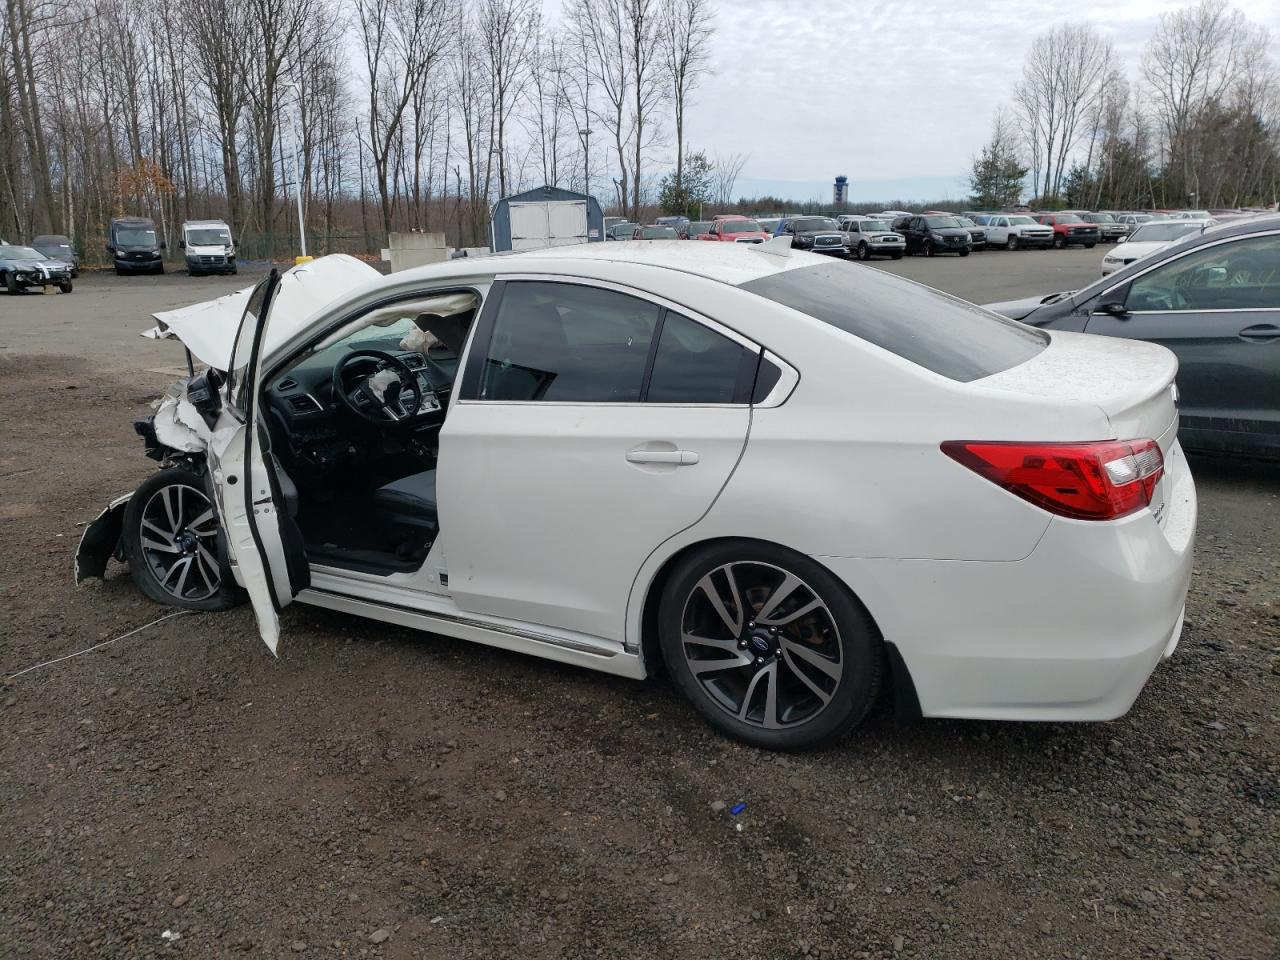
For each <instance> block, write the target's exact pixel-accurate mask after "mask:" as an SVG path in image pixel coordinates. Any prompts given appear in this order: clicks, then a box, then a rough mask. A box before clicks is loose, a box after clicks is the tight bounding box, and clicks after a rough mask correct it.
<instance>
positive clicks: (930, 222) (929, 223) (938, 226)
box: [924, 217, 962, 230]
mask: <svg viewBox="0 0 1280 960" xmlns="http://www.w3.org/2000/svg"><path fill="white" fill-rule="evenodd" d="M924 225H925V226H926V227H928V228H929V229H930V230H945V229H946V228H947V227H960V226H962V224H961V223H960V221H959V219H958V218H956V217H925V218H924Z"/></svg>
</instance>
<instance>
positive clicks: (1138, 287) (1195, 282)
mask: <svg viewBox="0 0 1280 960" xmlns="http://www.w3.org/2000/svg"><path fill="white" fill-rule="evenodd" d="M1125 307H1126V308H1127V309H1129V310H1132V311H1174V312H1195V311H1198V310H1248V309H1253V310H1259V309H1261V310H1275V309H1280V235H1276V234H1272V235H1271V236H1266V237H1250V238H1248V239H1245V240H1237V241H1234V242H1232V243H1221V244H1217V245H1215V246H1212V247H1206V248H1204V249H1202V250H1197V251H1195V252H1193V253H1188V254H1186V255H1185V256H1182V257H1179V258H1178V259H1176V260H1172V261H1170V262H1169V263H1165V264H1162V265H1161V266H1158V267H1156V268H1155V269H1154V270H1151V271H1149V272H1148V273H1145V274H1143V275H1142V276H1141V277H1138V278H1137V279H1136V280H1134V281H1133V284H1132V285H1131V286H1130V288H1129V295H1128V297H1127V298H1126V300H1125Z"/></svg>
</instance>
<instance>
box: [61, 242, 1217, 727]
mask: <svg viewBox="0 0 1280 960" xmlns="http://www.w3.org/2000/svg"><path fill="white" fill-rule="evenodd" d="M327 261H333V263H332V264H331V265H327ZM344 262H346V260H345V258H325V259H322V260H319V261H316V262H315V263H314V264H310V265H307V266H305V267H300V268H295V270H293V271H290V272H289V273H287V274H285V275H283V277H281V276H277V275H276V274H274V273H273V274H272V275H271V276H270V278H268V279H266V280H264V281H263V282H262V283H261V284H259V285H258V287H257V288H255V289H254V290H253V291H252V294H251V295H250V294H247V293H246V294H245V295H242V297H241V301H244V300H247V306H246V308H245V311H244V320H243V323H242V324H241V329H240V330H239V333H238V336H236V338H235V346H234V348H232V346H231V339H232V338H231V335H230V333H228V332H227V331H226V330H222V332H221V333H217V332H216V331H218V330H219V329H220V328H219V327H218V324H217V323H216V322H214V315H215V314H216V312H217V309H216V305H215V306H214V307H211V308H209V309H208V310H206V311H205V312H204V313H203V314H201V316H203V317H204V320H203V321H201V322H193V323H190V324H189V325H188V326H187V327H186V328H184V329H186V330H187V331H188V335H189V337H190V338H191V339H192V340H194V341H196V342H198V343H199V345H200V346H199V350H198V351H197V354H198V355H199V356H200V357H201V359H204V360H206V362H209V363H210V364H211V366H212V368H213V369H212V370H210V371H208V372H206V373H204V374H202V375H201V376H199V377H196V378H193V379H192V380H191V381H189V382H186V383H184V384H182V385H179V386H178V387H176V388H174V389H173V390H171V392H170V394H169V395H168V397H167V398H166V401H165V402H164V403H162V404H161V406H160V409H159V411H158V412H157V414H156V417H155V418H154V420H153V421H152V422H151V423H150V425H149V426H144V427H143V428H142V432H143V433H144V435H145V436H146V439H147V441H148V444H149V446H150V447H151V451H152V453H153V454H154V455H155V456H157V458H160V459H163V460H164V461H165V463H166V467H165V468H164V469H162V470H160V471H158V472H157V473H155V474H154V475H153V476H152V477H151V479H149V480H148V481H146V482H145V483H144V484H143V485H142V486H141V487H140V488H139V489H138V490H137V491H135V492H134V493H133V494H132V495H131V496H130V497H128V498H126V499H122V500H121V501H119V502H117V503H116V504H114V505H113V506H112V507H111V508H109V509H108V510H107V511H106V512H105V513H104V514H103V515H102V516H101V517H100V518H99V519H98V520H97V521H95V522H94V523H93V524H92V525H91V526H90V527H89V530H88V532H87V533H86V535H85V540H84V543H83V544H82V547H81V550H80V553H79V556H78V567H77V569H78V574H79V575H80V576H93V575H98V576H100V575H102V573H103V571H104V570H105V568H106V564H107V558H108V557H109V556H110V555H111V554H112V553H113V552H117V551H118V553H117V555H118V556H120V557H122V558H124V559H127V560H128V562H129V564H130V567H131V572H132V575H133V576H134V578H135V579H136V580H137V582H138V584H139V585H140V586H141V588H142V589H143V590H144V591H145V592H146V593H147V594H148V595H149V596H150V597H152V598H154V599H156V600H159V601H163V602H167V603H171V604H175V605H178V606H184V607H191V608H195V609H205V610H207V609H220V608H224V607H226V606H228V605H230V604H232V603H234V602H236V600H237V599H238V598H239V597H241V596H243V595H244V594H245V593H247V595H248V598H249V600H250V601H251V602H252V604H253V607H254V610H255V612H256V614H257V617H258V622H259V625H260V628H261V632H262V636H263V638H264V639H265V640H266V643H267V645H268V646H269V647H270V648H271V650H272V651H273V652H274V651H275V650H276V647H277V643H278V637H279V621H278V612H279V611H280V609H281V608H283V607H285V606H287V605H288V604H290V603H292V602H293V601H294V600H298V601H300V602H303V603H308V604H315V605H317V606H321V607H326V608H329V609H332V610H339V611H345V612H348V613H351V614H355V615H357V616H361V617H366V618H369V619H372V620H376V621H383V622H389V623H395V624H399V625H404V626H409V627H415V628H419V629H421V630H423V631H426V632H427V633H433V634H446V635H449V636H454V637H461V638H464V639H467V640H473V641H477V642H480V643H485V644H491V645H494V646H499V647H503V648H506V649H509V650H517V651H521V652H524V653H530V654H534V655H537V656H543V657H547V658H550V659H553V660H558V661H562V662H565V663H570V664H576V665H579V666H583V667H589V668H592V669H596V670H602V671H605V672H608V673H611V674H616V675H620V676H623V677H629V678H633V679H635V680H639V679H641V678H644V677H646V676H649V675H650V674H652V673H653V672H654V671H655V670H656V669H657V668H658V666H659V664H664V665H665V667H666V669H667V671H668V672H669V673H670V675H671V676H672V677H673V678H674V681H675V683H676V685H677V686H678V687H679V689H680V690H681V691H683V692H684V694H685V695H686V696H687V697H688V698H689V699H690V701H691V702H692V704H693V706H694V707H695V708H696V709H697V711H698V712H699V713H701V714H702V715H703V716H704V717H705V718H706V719H707V720H708V721H710V722H711V723H712V724H713V725H714V726H716V727H717V728H719V729H720V730H721V731H723V732H724V733H726V734H728V735H730V736H733V737H736V738H739V739H741V740H744V741H746V742H748V743H751V744H755V745H758V746H761V747H766V748H776V749H796V748H802V747H808V746H812V745H815V744H819V743H823V742H826V741H829V740H831V739H833V738H835V737H837V736H840V735H841V734H843V733H845V732H846V731H849V730H850V729H852V728H853V727H854V726H855V725H857V724H858V722H859V721H860V720H861V719H862V718H863V717H864V716H865V714H866V713H867V711H868V710H869V709H870V707H871V706H872V704H873V703H874V702H875V700H876V698H877V696H878V695H879V694H880V693H881V692H882V690H883V689H884V688H885V687H886V685H888V684H889V680H890V678H892V685H891V686H892V691H893V696H894V698H895V700H896V705H897V708H898V711H899V713H900V714H905V715H915V716H920V715H923V716H928V717H976V718H994V719H1010V720H1107V719H1111V718H1114V717H1118V716H1120V715H1122V714H1123V713H1125V712H1126V711H1127V710H1128V709H1129V707H1130V706H1131V705H1132V704H1133V702H1134V700H1135V698H1136V697H1137V696H1138V694H1139V692H1140V691H1141V690H1142V688H1143V685H1144V684H1145V683H1146V681H1147V678H1148V676H1149V675H1150V674H1151V672H1152V670H1153V669H1154V668H1155V667H1156V665H1157V664H1158V663H1159V661H1160V659H1161V658H1162V657H1166V656H1169V655H1170V654H1171V653H1172V652H1173V649H1174V647H1175V645H1176V644H1177V642H1178V638H1179V634H1180V631H1181V629H1182V618H1183V605H1184V601H1185V598H1186V593H1187V583H1188V579H1189V577H1190V574H1191V559H1192V542H1193V539H1194V531H1195V523H1196V495H1195V488H1194V485H1193V483H1192V479H1191V474H1190V472H1189V471H1188V468H1187V463H1186V461H1185V459H1184V458H1183V454H1182V451H1181V449H1180V447H1179V445H1178V440H1177V425H1178V421H1177V408H1176V394H1175V390H1174V387H1173V380H1174V374H1175V373H1176V362H1175V359H1174V357H1173V354H1171V353H1170V352H1169V351H1167V350H1166V349H1164V348H1163V347H1159V346H1154V345H1150V344H1145V343H1136V342H1131V341H1127V340H1121V339H1117V338H1110V337H1092V336H1085V335H1082V334H1073V333H1065V332H1057V331H1053V332H1045V331H1041V330H1037V329H1033V328H1031V327H1027V326H1023V325H1021V324H1019V323H1016V322H1013V321H1009V320H1005V319H1003V318H1001V317H998V316H996V315H994V314H992V313H989V312H987V311H986V310H983V309H980V308H978V307H975V306H972V305H970V304H968V303H964V302H962V301H960V300H956V299H954V298H952V297H949V296H945V295H943V294H940V293H937V292H935V291H933V290H930V289H929V288H927V287H924V286H921V285H919V284H915V283H911V282H908V281H905V280H902V279H900V278H897V277H894V276H890V275H888V274H884V273H881V272H879V271H876V270H872V269H868V268H866V267H864V266H861V265H858V264H851V263H846V262H839V261H832V260H831V259H829V258H826V257H821V256H817V255H812V254H807V253H800V252H793V251H792V250H791V249H790V248H789V244H788V241H787V240H786V239H785V238H780V239H777V240H774V241H771V242H769V243H767V244H762V245H759V246H755V247H743V246H742V245H735V244H723V245H721V244H687V243H678V242H671V243H663V242H655V243H645V244H604V243H601V244H591V245H586V246H574V247H560V248H557V249H554V250H545V251H538V252H530V253H526V254H522V255H519V256H512V257H495V258H470V259H465V260H454V261H450V262H447V263H441V264H435V265H432V266H428V267H423V268H420V269H416V270H411V271H408V272H404V273H398V274H394V275H392V276H389V277H382V278H377V279H372V280H369V281H367V282H364V281H363V280H362V281H361V282H360V283H359V284H355V285H354V287H353V284H352V282H351V280H352V275H342V273H343V269H345V268H343V267H342V264H343V263H344ZM330 270H336V271H337V273H338V274H339V276H337V279H336V281H335V280H334V278H332V277H331V278H330V279H329V280H328V281H326V280H325V274H326V271H330ZM362 276H363V275H362ZM308 290H310V293H309V295H308V294H307V291H308ZM338 290H340V291H342V292H340V293H337V295H336V298H333V297H334V294H335V291H338ZM321 300H327V301H330V302H327V304H326V305H324V306H322V307H321V308H319V309H313V308H314V306H315V304H316V302H318V301H321ZM225 306H226V305H225V304H223V307H224V308H225ZM202 309H203V308H202ZM224 312H225V310H224ZM196 313H200V311H199V310H197V311H196ZM173 329H174V330H177V329H178V325H177V321H175V325H174V327H173ZM188 345H190V342H189V344H188ZM219 369H222V370H225V371H226V372H225V374H223V373H220V372H219Z"/></svg>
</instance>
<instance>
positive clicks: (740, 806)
mask: <svg viewBox="0 0 1280 960" xmlns="http://www.w3.org/2000/svg"><path fill="white" fill-rule="evenodd" d="M745 809H747V805H746V804H745V803H735V804H734V805H733V806H732V807H730V808H729V812H730V813H731V814H733V815H734V816H735V817H736V816H737V815H738V814H740V813H741V812H742V811H743V810H745Z"/></svg>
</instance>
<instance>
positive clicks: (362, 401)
mask: <svg viewBox="0 0 1280 960" xmlns="http://www.w3.org/2000/svg"><path fill="white" fill-rule="evenodd" d="M358 360H376V361H377V367H376V369H375V370H374V371H373V373H371V374H368V375H366V376H362V377H361V378H360V382H359V383H358V384H357V385H356V386H355V387H354V388H352V389H350V390H348V389H347V386H346V382H345V377H344V374H345V373H346V372H347V370H348V369H349V368H350V367H351V366H352V365H353V364H355V363H356V361H358ZM384 371H385V372H389V373H393V374H395V379H394V380H392V381H390V382H389V383H386V384H382V385H381V393H379V385H378V384H374V383H373V379H374V378H375V377H376V376H377V375H378V374H379V373H382V372H384ZM406 391H407V392H408V394H409V402H408V403H405V402H404V400H403V397H404V393H405V392H406ZM333 395H334V397H336V398H337V399H338V400H340V401H341V402H342V403H343V405H345V406H346V408H347V409H348V410H350V411H351V412H352V413H354V414H355V415H356V416H358V417H360V418H361V419H362V420H368V421H369V422H371V423H376V424H378V425H379V426H386V425H388V424H391V423H404V422H406V421H415V420H417V418H418V417H419V416H424V414H419V412H418V411H419V410H420V409H421V408H422V398H423V395H422V386H421V384H419V383H418V378H417V376H416V375H415V374H414V372H413V371H412V370H410V369H409V365H408V364H406V363H405V362H404V361H403V360H401V359H400V358H399V357H393V356H392V355H391V354H389V353H384V352H383V351H381V350H352V351H351V352H350V353H348V354H347V355H346V356H345V357H343V358H342V359H341V360H339V361H338V362H337V363H336V364H335V365H334V368H333ZM405 410H408V411H410V412H409V413H405V412H404V411H405ZM436 412H438V411H437V410H434V409H433V410H431V411H429V413H436Z"/></svg>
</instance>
